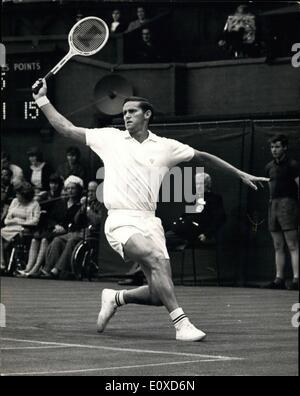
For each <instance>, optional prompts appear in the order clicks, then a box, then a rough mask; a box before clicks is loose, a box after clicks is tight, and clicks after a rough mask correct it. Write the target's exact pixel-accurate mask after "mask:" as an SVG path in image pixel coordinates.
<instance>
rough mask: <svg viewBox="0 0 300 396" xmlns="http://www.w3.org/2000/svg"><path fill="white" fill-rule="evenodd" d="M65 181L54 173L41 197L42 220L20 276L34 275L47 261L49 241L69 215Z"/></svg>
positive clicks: (19, 272)
mask: <svg viewBox="0 0 300 396" xmlns="http://www.w3.org/2000/svg"><path fill="white" fill-rule="evenodd" d="M62 187H63V181H62V179H61V177H59V176H58V175H57V174H55V173H54V174H52V175H51V176H50V181H49V191H47V192H46V194H44V195H43V196H42V197H40V201H39V203H40V206H41V209H42V211H41V214H42V216H41V220H40V223H39V229H38V231H37V232H35V233H34V238H33V239H32V241H31V245H30V249H29V255H28V262H27V265H26V268H25V270H24V271H18V276H20V277H34V275H35V274H36V273H38V271H39V269H40V268H41V266H42V265H43V264H44V263H45V257H46V251H47V248H48V246H49V243H50V242H51V241H52V239H53V238H54V237H55V236H56V235H57V233H56V230H57V228H58V226H59V225H62V224H64V222H65V220H64V219H65V217H66V216H67V205H66V202H67V199H68V198H67V197H64V196H62V194H61V192H62Z"/></svg>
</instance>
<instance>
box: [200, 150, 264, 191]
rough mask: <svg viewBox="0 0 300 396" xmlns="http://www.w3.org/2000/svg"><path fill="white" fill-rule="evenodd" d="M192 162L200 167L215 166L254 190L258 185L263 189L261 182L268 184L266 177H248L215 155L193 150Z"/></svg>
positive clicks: (247, 174)
mask: <svg viewBox="0 0 300 396" xmlns="http://www.w3.org/2000/svg"><path fill="white" fill-rule="evenodd" d="M194 160H195V161H196V162H197V163H200V164H201V165H205V164H207V165H211V166H217V167H219V168H221V169H223V170H224V171H228V172H229V173H231V174H233V175H235V176H237V177H238V178H239V179H241V180H242V182H243V183H245V184H247V185H248V186H249V187H251V188H253V189H254V190H257V185H256V184H259V185H260V186H262V187H263V184H262V182H268V181H269V179H268V178H266V177H257V176H253V175H250V174H249V173H246V172H243V171H241V170H240V169H237V168H235V167H234V166H232V165H230V164H229V163H228V162H226V161H224V160H222V159H221V158H219V157H216V156H215V155H212V154H209V153H205V152H203V151H198V150H195V156H194Z"/></svg>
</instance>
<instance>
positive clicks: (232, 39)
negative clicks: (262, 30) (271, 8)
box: [219, 5, 256, 58]
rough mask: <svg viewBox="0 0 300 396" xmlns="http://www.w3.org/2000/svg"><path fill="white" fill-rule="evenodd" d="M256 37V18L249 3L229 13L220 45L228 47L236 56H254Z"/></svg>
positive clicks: (232, 54)
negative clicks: (250, 9)
mask: <svg viewBox="0 0 300 396" xmlns="http://www.w3.org/2000/svg"><path fill="white" fill-rule="evenodd" d="M255 39H256V20H255V16H254V14H252V13H251V12H250V11H249V9H248V6H247V5H240V6H238V7H237V9H236V11H235V13H234V15H229V17H228V18H227V22H226V25H225V27H224V31H223V35H222V39H221V40H220V41H219V46H220V47H226V49H227V50H228V51H229V53H230V54H231V56H233V57H234V58H240V57H248V56H252V54H253V49H254V46H255Z"/></svg>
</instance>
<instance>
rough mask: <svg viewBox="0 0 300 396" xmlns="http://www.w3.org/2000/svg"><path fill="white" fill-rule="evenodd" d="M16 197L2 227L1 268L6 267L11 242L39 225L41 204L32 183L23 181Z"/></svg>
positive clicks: (16, 189)
mask: <svg viewBox="0 0 300 396" xmlns="http://www.w3.org/2000/svg"><path fill="white" fill-rule="evenodd" d="M15 191H16V198H15V199H13V201H12V203H11V204H10V206H9V209H8V213H7V216H6V218H5V220H4V224H5V227H3V228H1V269H3V268H6V264H5V258H4V253H5V251H6V250H7V248H8V246H9V244H10V242H11V241H12V240H13V239H14V238H15V237H16V236H17V235H19V234H20V233H21V232H23V231H26V230H27V229H28V228H31V227H33V226H37V225H38V222H39V219H40V205H39V204H38V202H36V201H35V200H34V189H33V187H32V186H31V184H30V183H27V182H22V183H21V184H20V185H19V186H17V187H16V188H15Z"/></svg>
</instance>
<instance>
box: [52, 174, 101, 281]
mask: <svg viewBox="0 0 300 396" xmlns="http://www.w3.org/2000/svg"><path fill="white" fill-rule="evenodd" d="M97 187H98V184H97V182H95V181H91V182H89V184H88V193H87V197H82V198H81V200H80V203H81V208H80V210H79V211H78V213H77V214H76V216H75V221H74V222H75V224H76V225H79V226H84V227H86V228H85V229H84V230H83V232H82V233H73V234H72V235H70V238H68V241H67V243H66V246H65V248H64V251H63V253H62V255H61V257H60V259H59V260H58V261H57V263H56V264H55V266H54V267H53V268H52V270H51V272H50V275H51V278H58V277H60V276H62V277H64V274H66V273H68V274H70V269H71V257H72V253H73V251H74V248H75V246H76V245H77V243H78V242H79V241H80V240H82V239H83V238H85V237H87V236H90V235H91V234H93V233H95V232H99V231H100V224H101V219H102V211H103V208H104V205H103V203H101V202H99V201H98V200H97V196H96V191H97ZM72 275H74V274H71V276H72Z"/></svg>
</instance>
